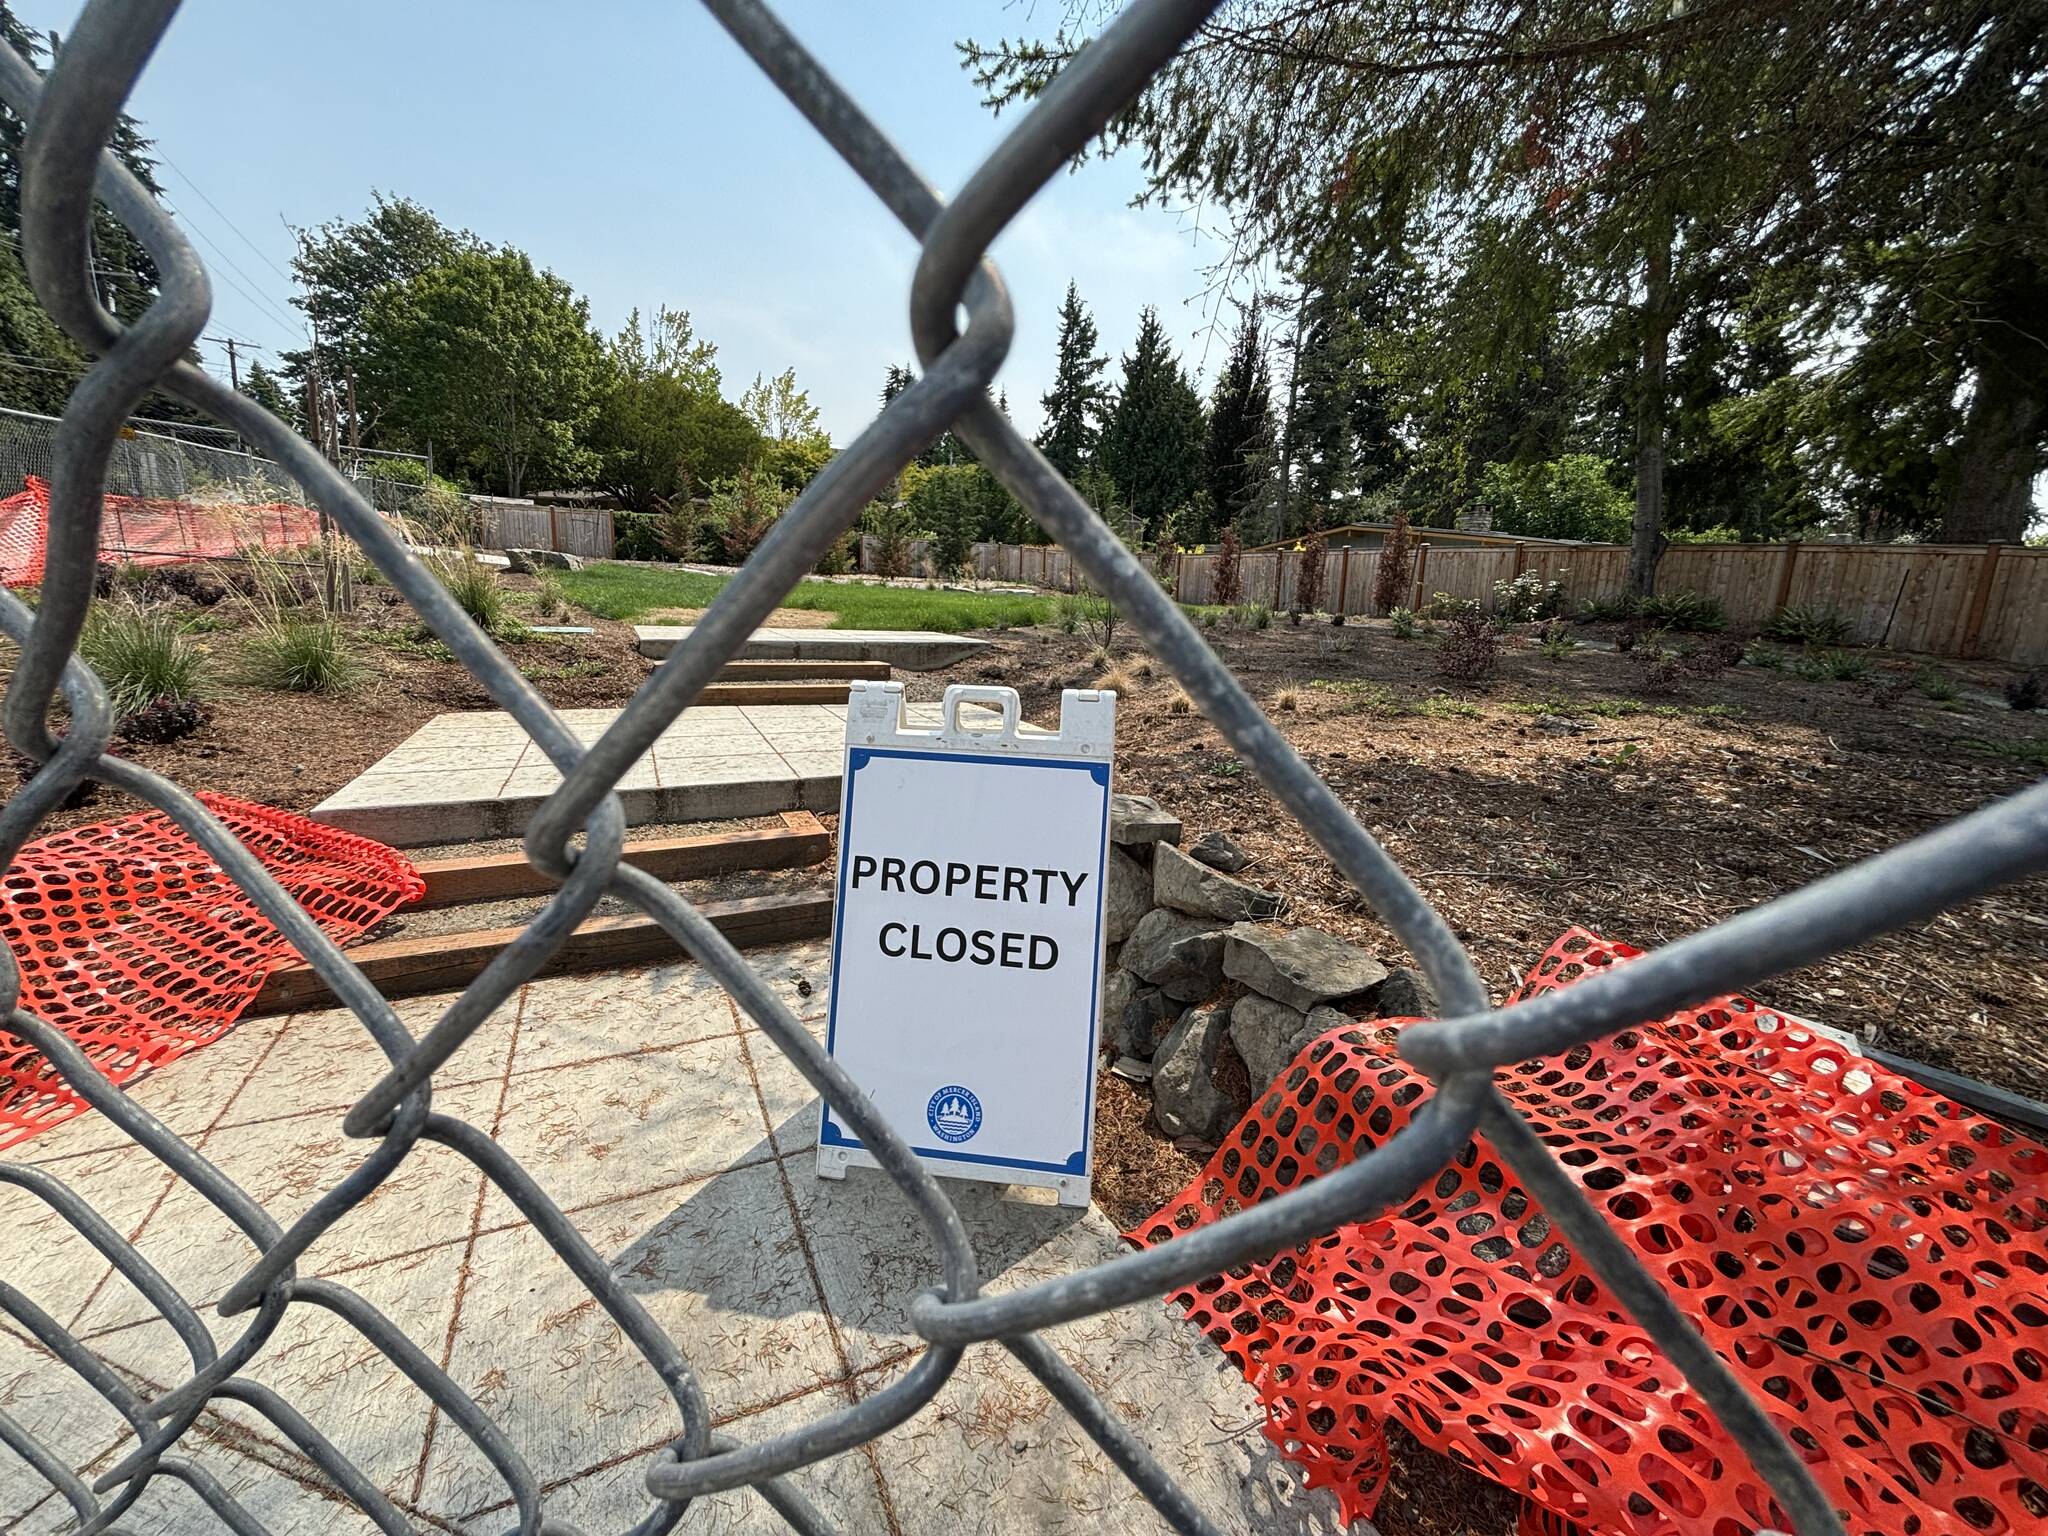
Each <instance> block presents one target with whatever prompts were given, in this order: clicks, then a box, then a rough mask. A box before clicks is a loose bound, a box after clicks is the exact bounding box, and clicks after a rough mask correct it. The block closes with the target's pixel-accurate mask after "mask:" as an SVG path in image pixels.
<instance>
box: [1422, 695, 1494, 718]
mask: <svg viewBox="0 0 2048 1536" xmlns="http://www.w3.org/2000/svg"><path fill="white" fill-rule="evenodd" d="M1415 713H1417V714H1418V715H1421V716H1422V717H1423V718H1424V719H1425V720H1477V719H1478V718H1479V715H1480V709H1479V706H1478V705H1477V704H1474V703H1473V702H1472V701H1471V700H1470V699H1454V698H1452V697H1451V696H1450V695H1449V694H1447V693H1432V694H1431V695H1430V696H1429V697H1428V698H1426V699H1424V700H1422V701H1421V702H1420V703H1418V704H1417V705H1416V706H1415Z"/></svg>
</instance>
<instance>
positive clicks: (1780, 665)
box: [1742, 640, 1791, 672]
mask: <svg viewBox="0 0 2048 1536" xmlns="http://www.w3.org/2000/svg"><path fill="white" fill-rule="evenodd" d="M1790 660H1791V657H1789V656H1787V655H1786V654H1785V652H1784V651H1783V650H1781V649H1780V648H1779V647H1777V646H1775V645H1773V644H1771V643H1770V641H1768V640H1752V641H1750V642H1749V644H1748V646H1747V647H1746V648H1744V650H1743V652H1742V661H1743V664H1744V665H1745V666H1751V667H1762V668H1763V669H1764V670H1765V671H1767V672H1782V671H1784V670H1785V663H1786V662H1788V661H1790Z"/></svg>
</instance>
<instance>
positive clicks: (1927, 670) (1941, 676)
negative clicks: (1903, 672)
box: [1913, 667, 1962, 704]
mask: <svg viewBox="0 0 2048 1536" xmlns="http://www.w3.org/2000/svg"><path fill="white" fill-rule="evenodd" d="M1913 686H1914V687H1915V688H1917V689H1919V691H1920V693H1921V695H1922V696H1923V697H1925V698H1930V699H1933V700H1935V701H1936V702H1937V703H1943V704H1946V703H1948V702H1950V701H1951V700H1953V699H1956V698H1958V697H1960V696H1961V694H1962V689H1960V688H1958V687H1957V686H1956V680H1955V679H1954V678H1952V677H1950V676H1949V675H1948V674H1947V673H1946V672H1944V671H1942V670H1941V668H1939V667H1922V668H1920V670H1919V671H1917V672H1915V673H1914V674H1913Z"/></svg>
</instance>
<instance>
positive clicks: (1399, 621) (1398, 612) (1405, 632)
mask: <svg viewBox="0 0 2048 1536" xmlns="http://www.w3.org/2000/svg"><path fill="white" fill-rule="evenodd" d="M1387 619H1388V621H1389V622H1390V623H1391V624H1392V625H1393V626H1394V638H1395V639H1396V640H1413V639H1414V638H1415V610H1414V609H1413V608H1391V609H1389V610H1388V611H1387Z"/></svg>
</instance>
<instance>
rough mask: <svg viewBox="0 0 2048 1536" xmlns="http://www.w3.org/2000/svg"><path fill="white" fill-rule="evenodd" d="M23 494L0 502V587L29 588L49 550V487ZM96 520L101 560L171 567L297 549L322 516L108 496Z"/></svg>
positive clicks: (31, 487) (276, 505) (283, 508)
mask: <svg viewBox="0 0 2048 1536" xmlns="http://www.w3.org/2000/svg"><path fill="white" fill-rule="evenodd" d="M26 482H27V489H26V490H23V491H19V492H17V493H16V494H14V495H12V496H9V497H8V498H7V499H6V500H4V501H0V582H4V583H5V584H6V585H8V586H10V587H27V586H34V585H35V584H36V583H37V582H40V581H41V580H42V579H43V556H44V553H45V551H46V550H47V548H48V545H49V535H50V487H49V485H48V484H47V483H46V482H44V481H42V480H39V479H37V478H36V477H35V476H34V475H29V476H27V477H26ZM103 502H104V507H105V510H104V511H103V512H102V513H101V516H100V555H101V558H102V559H104V560H106V561H108V562H110V563H111V564H114V565H175V564H177V563H178V562H179V561H183V560H212V559H219V558H220V557H222V556H224V555H232V554H234V553H235V552H236V551H238V550H243V549H247V548H250V547H251V546H257V547H261V548H263V549H297V548H300V547H302V546H304V545H307V544H312V543H316V542H317V541H318V540H319V538H320V514H319V513H318V512H315V511H314V510H313V509H312V508H311V507H298V506H293V505H292V504H291V503H289V502H282V501H273V502H264V503H262V504H261V505H256V506H248V505H243V504H240V503H230V502H221V503H212V502H196V501H171V500H162V499H158V498H155V497H146V496H108V497H105V498H103Z"/></svg>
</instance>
